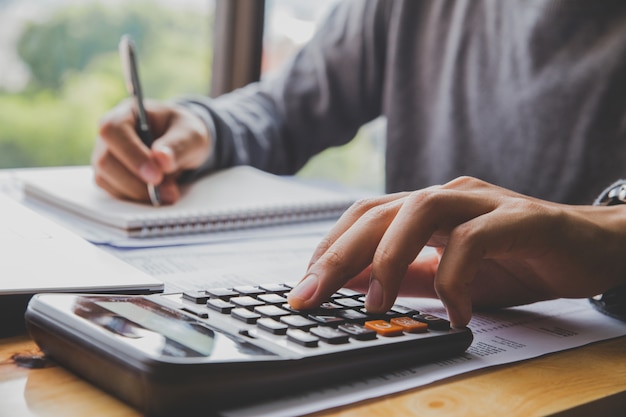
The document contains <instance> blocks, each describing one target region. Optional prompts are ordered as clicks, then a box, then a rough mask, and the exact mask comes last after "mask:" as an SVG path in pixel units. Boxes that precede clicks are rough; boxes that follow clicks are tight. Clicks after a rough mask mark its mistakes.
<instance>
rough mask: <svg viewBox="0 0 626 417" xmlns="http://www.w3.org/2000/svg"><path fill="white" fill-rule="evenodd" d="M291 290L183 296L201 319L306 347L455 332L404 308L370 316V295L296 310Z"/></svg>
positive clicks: (265, 287) (344, 296) (345, 292)
mask: <svg viewBox="0 0 626 417" xmlns="http://www.w3.org/2000/svg"><path fill="white" fill-rule="evenodd" d="M289 291H291V286H289V285H287V284H262V285H259V286H251V285H245V286H237V287H233V288H210V289H207V290H204V291H189V292H185V293H183V295H182V299H183V300H185V302H184V303H183V304H184V305H185V307H182V309H183V310H185V311H187V312H190V313H192V314H195V315H196V316H198V317H200V318H207V317H213V316H211V315H213V314H218V315H221V316H223V317H229V318H232V319H234V320H235V322H237V323H242V324H244V323H245V324H246V325H253V326H254V328H249V329H247V330H245V331H246V334H251V332H250V329H252V333H259V332H262V333H265V334H267V335H271V336H272V337H277V338H285V339H286V340H287V341H289V342H290V343H295V344H297V345H299V346H304V347H306V348H315V347H318V346H320V343H325V344H328V345H345V344H348V343H350V341H351V340H354V341H359V342H368V341H372V340H376V339H377V338H378V337H382V338H396V337H402V336H403V335H408V334H420V333H428V332H430V331H445V330H448V329H450V323H449V322H448V321H447V320H445V319H442V318H440V317H436V316H433V315H431V314H424V313H420V312H419V311H415V310H413V309H411V308H408V307H404V306H401V305H394V306H393V307H392V308H391V309H390V310H389V311H388V312H386V313H384V314H370V313H368V312H367V310H366V309H365V303H364V301H365V295H364V294H362V293H359V292H357V291H354V290H351V289H348V288H342V289H340V290H338V291H337V292H336V293H335V294H333V295H332V296H331V297H330V298H329V300H328V301H327V302H325V303H322V304H321V305H320V306H319V307H318V308H316V309H314V310H307V311H300V310H295V309H293V308H292V307H291V306H290V305H289V304H288V303H287V293H288V292H289ZM257 329H258V332H257ZM370 343H371V342H370Z"/></svg>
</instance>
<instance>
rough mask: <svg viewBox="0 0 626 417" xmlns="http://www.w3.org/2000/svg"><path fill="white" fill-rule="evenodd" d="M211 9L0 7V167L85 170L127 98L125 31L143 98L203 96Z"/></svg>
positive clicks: (170, 4)
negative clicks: (100, 131) (107, 121)
mask: <svg viewBox="0 0 626 417" xmlns="http://www.w3.org/2000/svg"><path fill="white" fill-rule="evenodd" d="M213 11H214V2H213V0H158V1H156V0H153V1H149V0H142V1H124V0H3V1H0V62H2V65H0V168H9V167H27V166H52V165H76V164H89V157H90V154H91V149H92V146H93V142H94V138H95V136H96V135H97V126H98V119H99V118H100V117H101V116H102V115H103V114H104V113H105V112H106V111H107V110H109V109H110V108H111V107H113V106H115V105H116V104H117V103H118V102H119V101H120V100H122V99H124V98H125V97H126V96H127V93H126V90H125V87H124V81H123V77H122V72H121V64H120V60H119V56H118V52H117V45H118V41H119V39H120V37H121V36H122V34H125V33H128V34H130V35H131V36H132V37H133V38H134V40H135V43H136V45H137V54H138V59H139V72H140V75H141V77H142V83H143V89H144V95H145V96H146V97H149V98H157V99H169V98H172V97H173V96H179V95H181V94H185V93H196V94H202V93H207V92H208V89H209V81H210V65H211V50H212V47H211V46H212V40H211V37H212V33H213V30H212V25H213Z"/></svg>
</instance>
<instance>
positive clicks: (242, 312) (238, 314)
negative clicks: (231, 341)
mask: <svg viewBox="0 0 626 417" xmlns="http://www.w3.org/2000/svg"><path fill="white" fill-rule="evenodd" d="M231 315H232V316H233V317H234V318H236V319H237V320H241V321H243V322H246V323H248V324H254V323H256V322H257V320H258V319H260V318H261V315H260V314H258V313H255V312H253V311H250V310H248V309H247V308H234V309H233V311H232V312H231Z"/></svg>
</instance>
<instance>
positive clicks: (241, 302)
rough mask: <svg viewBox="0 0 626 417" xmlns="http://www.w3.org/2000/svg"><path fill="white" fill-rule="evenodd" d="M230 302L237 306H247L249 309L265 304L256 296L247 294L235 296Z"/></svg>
mask: <svg viewBox="0 0 626 417" xmlns="http://www.w3.org/2000/svg"><path fill="white" fill-rule="evenodd" d="M230 302H231V303H232V304H234V305H236V306H237V307H245V308H249V309H253V308H254V307H256V306H262V305H263V302H262V301H259V300H257V299H256V298H252V297H249V296H247V295H246V296H243V297H233V298H231V299H230Z"/></svg>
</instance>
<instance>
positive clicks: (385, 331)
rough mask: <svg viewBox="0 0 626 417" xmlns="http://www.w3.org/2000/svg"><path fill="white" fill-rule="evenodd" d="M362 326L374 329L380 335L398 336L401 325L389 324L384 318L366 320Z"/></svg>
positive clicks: (400, 332)
mask: <svg viewBox="0 0 626 417" xmlns="http://www.w3.org/2000/svg"><path fill="white" fill-rule="evenodd" d="M364 326H365V327H366V328H368V329H370V330H374V331H375V332H376V333H378V334H379V335H381V336H398V335H401V334H402V331H403V329H402V327H401V326H398V325H395V324H391V323H389V322H387V321H385V320H372V321H366V322H365V324H364Z"/></svg>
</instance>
